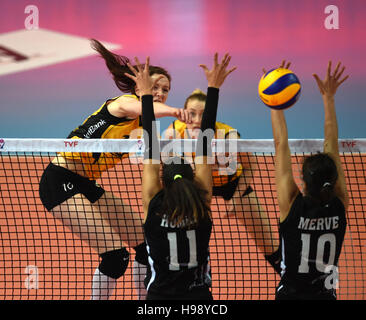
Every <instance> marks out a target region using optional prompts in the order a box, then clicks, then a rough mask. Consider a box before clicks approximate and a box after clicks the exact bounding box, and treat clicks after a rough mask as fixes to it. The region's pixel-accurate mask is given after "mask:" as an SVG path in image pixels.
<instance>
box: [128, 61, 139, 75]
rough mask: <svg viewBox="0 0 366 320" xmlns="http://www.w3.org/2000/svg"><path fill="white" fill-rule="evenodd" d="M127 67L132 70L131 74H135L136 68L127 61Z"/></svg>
mask: <svg viewBox="0 0 366 320" xmlns="http://www.w3.org/2000/svg"><path fill="white" fill-rule="evenodd" d="M127 67H128V68H129V69H130V70H131V71H132V72H133V74H134V75H135V76H136V75H137V70H136V68H135V67H133V66H132V65H131V64H130V63H129V62H127Z"/></svg>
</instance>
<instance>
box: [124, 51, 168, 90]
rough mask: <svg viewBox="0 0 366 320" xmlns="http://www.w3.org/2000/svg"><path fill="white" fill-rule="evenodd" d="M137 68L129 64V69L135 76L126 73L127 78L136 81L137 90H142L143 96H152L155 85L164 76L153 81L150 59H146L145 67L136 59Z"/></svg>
mask: <svg viewBox="0 0 366 320" xmlns="http://www.w3.org/2000/svg"><path fill="white" fill-rule="evenodd" d="M135 61H136V66H135V67H133V66H132V65H131V64H130V63H127V66H128V68H129V69H130V70H131V72H132V73H133V74H134V75H131V74H129V73H125V76H126V77H128V78H130V79H132V80H133V81H135V83H136V86H137V88H138V89H139V90H140V94H141V96H143V95H146V94H152V89H153V87H154V86H155V84H156V83H157V82H158V81H159V80H160V79H161V78H163V77H164V76H163V75H160V76H159V77H158V78H156V79H155V80H153V79H152V78H151V76H150V70H149V66H150V57H147V58H146V63H145V66H143V65H142V64H141V63H140V61H139V59H138V58H137V57H135Z"/></svg>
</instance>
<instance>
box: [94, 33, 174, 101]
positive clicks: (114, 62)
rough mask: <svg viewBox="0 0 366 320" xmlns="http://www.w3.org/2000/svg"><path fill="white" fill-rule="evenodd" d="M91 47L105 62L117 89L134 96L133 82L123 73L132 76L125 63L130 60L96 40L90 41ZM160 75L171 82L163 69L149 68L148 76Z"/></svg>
mask: <svg viewBox="0 0 366 320" xmlns="http://www.w3.org/2000/svg"><path fill="white" fill-rule="evenodd" d="M90 41H91V47H92V48H93V49H94V50H96V51H97V52H98V53H99V54H100V55H101V57H102V58H103V59H104V60H105V64H106V66H107V68H108V70H109V71H110V73H111V74H112V76H113V80H114V82H115V84H116V86H117V88H118V89H120V90H121V91H122V92H126V93H131V94H136V92H135V86H136V84H135V81H133V80H132V79H130V78H129V77H126V75H125V73H128V74H131V75H133V73H132V72H131V70H130V69H129V68H128V66H127V63H129V62H130V60H129V59H128V58H127V57H125V56H120V55H117V54H114V53H112V52H110V51H109V50H108V49H107V48H106V47H104V46H103V45H102V44H101V43H100V42H99V41H98V40H95V39H91V40H90ZM153 74H162V75H164V76H166V77H167V78H168V80H169V83H170V82H171V77H170V74H169V73H168V72H167V71H166V70H165V69H163V68H161V67H157V66H150V75H153Z"/></svg>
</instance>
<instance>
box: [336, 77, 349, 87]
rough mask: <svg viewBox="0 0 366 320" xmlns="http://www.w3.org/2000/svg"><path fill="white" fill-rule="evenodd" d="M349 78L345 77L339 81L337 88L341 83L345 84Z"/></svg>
mask: <svg viewBox="0 0 366 320" xmlns="http://www.w3.org/2000/svg"><path fill="white" fill-rule="evenodd" d="M348 78H349V76H345V77H344V78H343V79H342V80H341V81H339V82H338V85H337V87H339V86H340V85H341V84H342V83H343V82H345V81H346V80H347V79H348Z"/></svg>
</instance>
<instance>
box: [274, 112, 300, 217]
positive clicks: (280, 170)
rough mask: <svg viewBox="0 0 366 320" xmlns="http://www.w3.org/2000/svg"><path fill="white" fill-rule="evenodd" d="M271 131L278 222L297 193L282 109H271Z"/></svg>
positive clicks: (285, 214)
mask: <svg viewBox="0 0 366 320" xmlns="http://www.w3.org/2000/svg"><path fill="white" fill-rule="evenodd" d="M271 120H272V131H273V139H274V146H275V180H276V189H277V199H278V205H279V209H280V222H282V221H284V220H285V219H286V218H287V216H288V214H289V211H290V208H291V205H292V203H293V201H294V200H295V198H296V196H297V195H298V193H299V188H298V187H297V185H296V183H295V180H294V177H293V174H292V165H291V152H290V148H289V145H288V132H287V124H286V119H285V115H284V112H283V110H274V109H272V110H271Z"/></svg>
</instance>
